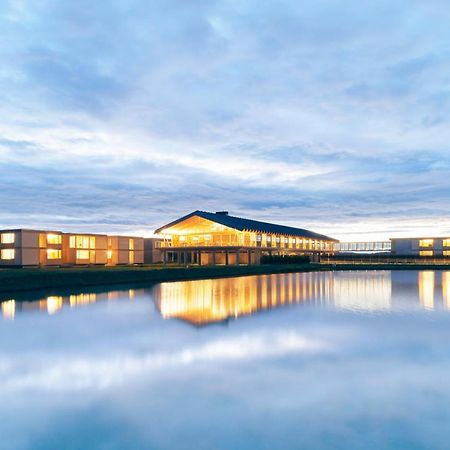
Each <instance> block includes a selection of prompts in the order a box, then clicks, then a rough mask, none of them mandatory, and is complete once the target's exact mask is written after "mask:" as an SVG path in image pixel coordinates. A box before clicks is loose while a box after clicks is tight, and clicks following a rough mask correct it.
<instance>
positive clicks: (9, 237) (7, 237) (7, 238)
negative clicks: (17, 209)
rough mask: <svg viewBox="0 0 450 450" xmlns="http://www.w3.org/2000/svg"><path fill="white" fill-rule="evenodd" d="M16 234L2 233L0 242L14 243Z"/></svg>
mask: <svg viewBox="0 0 450 450" xmlns="http://www.w3.org/2000/svg"><path fill="white" fill-rule="evenodd" d="M15 238H16V235H15V234H14V233H1V234H0V243H1V244H14V241H15Z"/></svg>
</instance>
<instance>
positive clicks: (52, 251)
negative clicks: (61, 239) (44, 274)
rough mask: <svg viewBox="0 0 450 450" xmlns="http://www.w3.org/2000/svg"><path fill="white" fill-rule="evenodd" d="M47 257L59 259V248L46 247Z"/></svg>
mask: <svg viewBox="0 0 450 450" xmlns="http://www.w3.org/2000/svg"><path fill="white" fill-rule="evenodd" d="M47 259H61V250H58V249H56V248H48V249H47Z"/></svg>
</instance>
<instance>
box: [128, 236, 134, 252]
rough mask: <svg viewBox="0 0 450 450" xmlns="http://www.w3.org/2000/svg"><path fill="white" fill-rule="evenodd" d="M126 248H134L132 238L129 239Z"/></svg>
mask: <svg viewBox="0 0 450 450" xmlns="http://www.w3.org/2000/svg"><path fill="white" fill-rule="evenodd" d="M128 248H129V249H130V250H134V239H130V240H129V242H128Z"/></svg>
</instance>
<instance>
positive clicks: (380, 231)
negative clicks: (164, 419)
mask: <svg viewBox="0 0 450 450" xmlns="http://www.w3.org/2000/svg"><path fill="white" fill-rule="evenodd" d="M449 21H450V8H448V4H447V2H445V1H441V0H430V1H427V2H424V1H415V0H408V1H406V0H405V1H402V0H398V1H392V0H390V1H385V0H377V1H376V2H373V1H363V0H348V1H346V2H342V1H337V0H314V1H312V0H306V1H302V2H299V1H294V0H280V1H277V2H274V1H266V0H239V1H237V0H208V1H201V0H196V1H194V0H161V1H152V0H145V1H143V0H104V1H101V2H93V1H89V2H88V1H86V0H78V1H76V2H61V1H56V0H0V174H1V175H0V228H10V227H38V228H43V229H47V228H50V229H59V230H62V231H83V230H90V231H98V232H117V233H127V234H138V235H150V234H151V233H152V231H153V230H154V229H156V228H158V227H160V226H162V225H164V224H165V223H168V222H170V221H172V220H174V219H176V218H178V217H180V216H182V215H184V214H187V213H189V212H191V211H193V210H196V209H201V210H206V211H218V210H228V211H230V214H233V215H237V216H242V217H249V218H253V219H257V220H266V221H271V222H275V223H282V224H286V225H291V226H298V227H301V228H310V229H313V230H314V231H317V232H322V233H325V234H328V235H331V236H333V237H336V238H339V239H342V240H374V239H387V238H389V237H395V236H413V235H417V236H426V235H428V236H430V235H433V236H438V235H442V236H444V235H446V234H448V235H450V213H449V211H450V196H449V192H450V150H449V145H450V126H449V122H450V29H449V27H448V23H449Z"/></svg>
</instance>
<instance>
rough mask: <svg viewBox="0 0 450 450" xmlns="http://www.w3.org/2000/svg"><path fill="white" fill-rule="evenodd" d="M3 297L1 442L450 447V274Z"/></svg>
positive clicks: (340, 275)
mask: <svg viewBox="0 0 450 450" xmlns="http://www.w3.org/2000/svg"><path fill="white" fill-rule="evenodd" d="M2 300H4V301H3V302H2V304H1V312H2V317H3V320H0V380H1V383H0V399H1V401H0V448H1V449H2V450H3V449H5V450H9V449H14V450H16V449H45V450H51V449H58V450H60V449H64V450H66V449H108V450H109V449H114V450H115V449H120V450H123V449H133V450H134V449H171V450H172V449H173V450H178V449H180V450H182V449H183V450H184V449H189V450H190V449H195V450H202V449H205V450H215V449H218V450H219V449H220V450H222V449H224V450H225V449H226V450H228V449H232V450H240V449H246V450H247V449H267V450H269V449H270V450H274V449H282V450H290V449H318V450H321V449H345V450H349V449H376V450H382V449H396V450H397V449H408V450H410V449H427V450H429V449H448V448H449V446H450V445H449V441H450V439H449V438H450V431H449V430H448V423H449V419H450V406H449V405H450V378H449V376H448V374H449V373H450V349H449V345H450V344H449V343H450V314H449V308H450V272H440V271H436V272H433V271H425V272H415V271H398V272H389V271H368V272H336V273H308V274H306V273H305V274H286V275H268V276H256V277H243V278H231V279H222V280H206V281H192V282H177V283H164V284H161V285H157V286H154V287H149V288H131V287H127V288H124V289H120V290H118V289H117V288H115V289H111V290H109V291H105V290H104V289H101V288H99V289H95V290H92V291H91V292H86V291H84V292H50V293H42V292H41V293H40V292H35V293H28V294H21V295H18V294H9V295H6V296H3V297H2ZM27 300H33V301H27Z"/></svg>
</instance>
